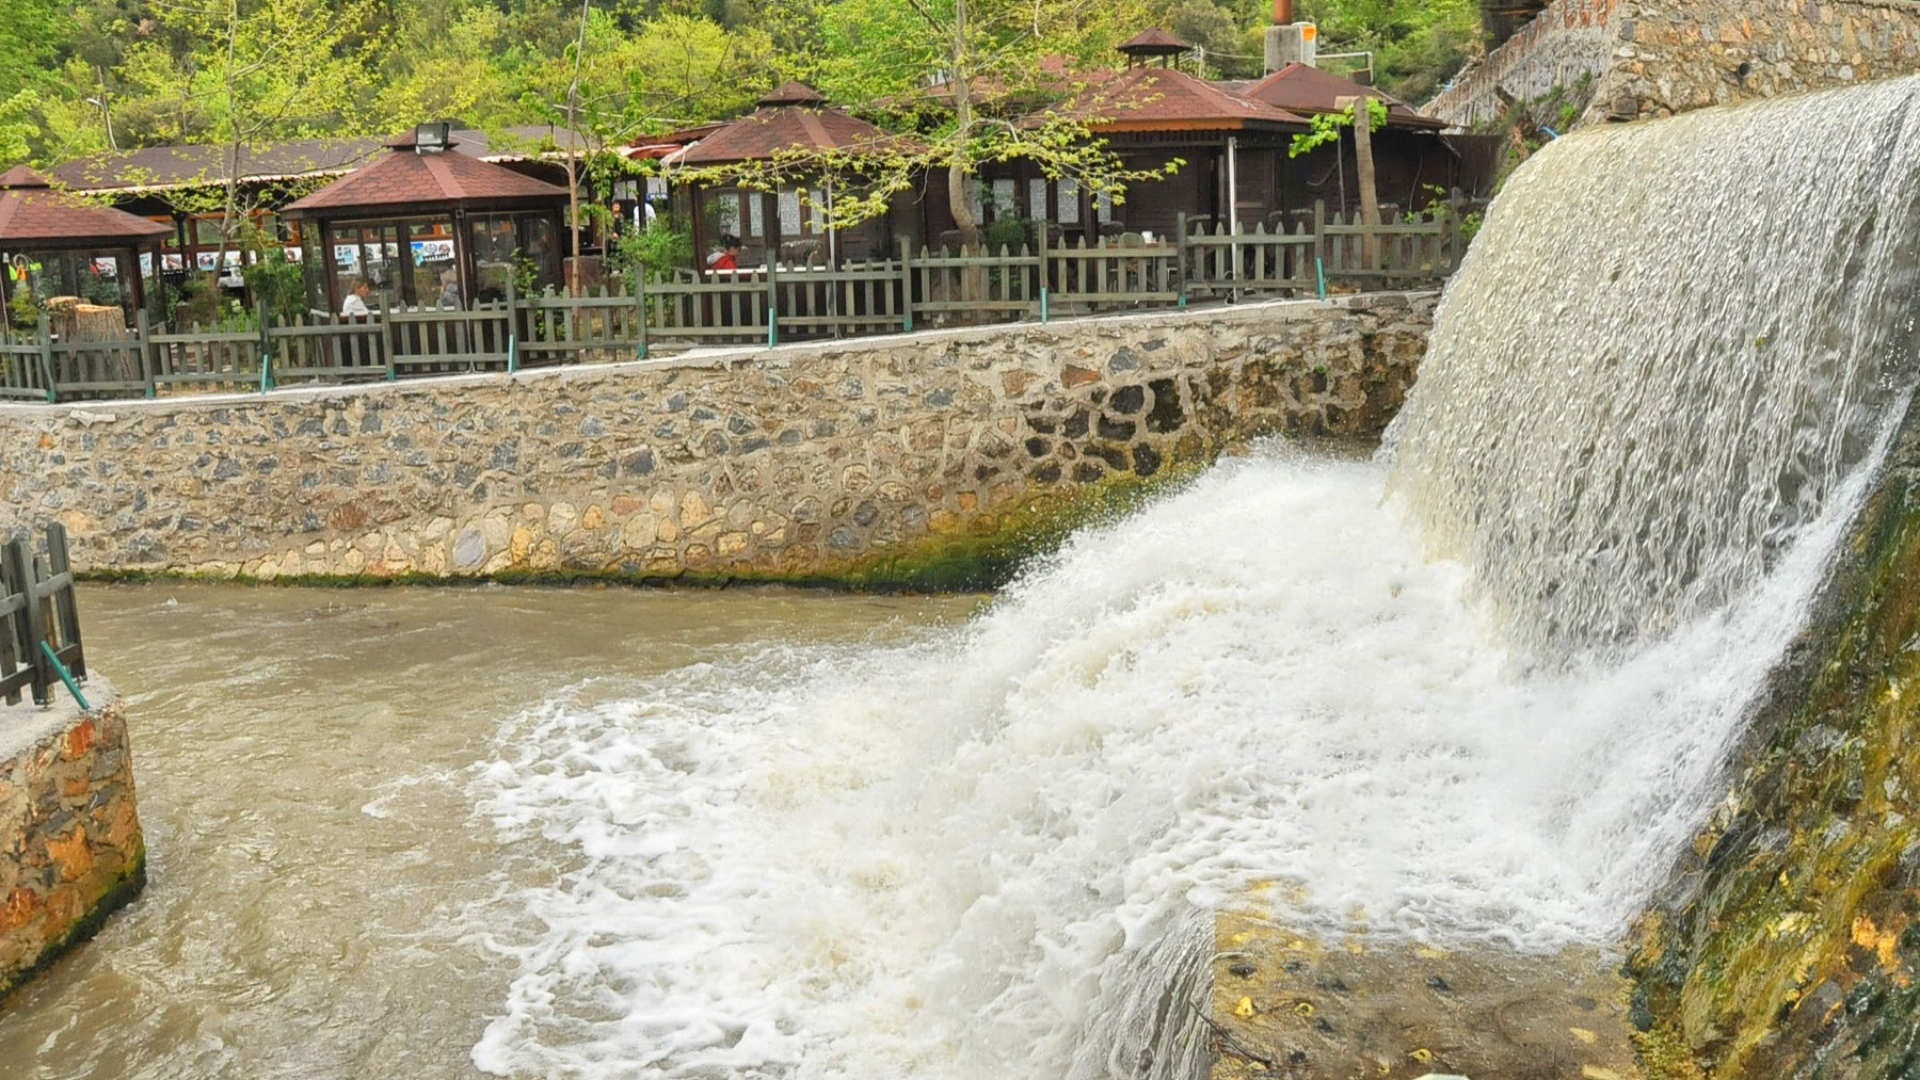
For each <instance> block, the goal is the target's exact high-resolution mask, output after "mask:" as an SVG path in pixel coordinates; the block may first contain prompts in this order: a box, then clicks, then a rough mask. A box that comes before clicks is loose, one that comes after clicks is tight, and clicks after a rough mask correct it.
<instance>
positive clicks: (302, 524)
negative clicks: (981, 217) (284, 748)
mask: <svg viewBox="0 0 1920 1080" xmlns="http://www.w3.org/2000/svg"><path fill="white" fill-rule="evenodd" d="M1433 305H1434V298H1433V297H1432V295H1430V294H1376V295H1369V296H1364V297H1350V298H1346V299H1343V300H1339V301H1336V302H1332V303H1322V302H1317V301H1296V302H1280V303H1268V304H1258V305H1244V306H1239V307H1229V308H1218V309H1211V310H1207V311H1201V312H1185V313H1155V314H1148V315H1137V316H1129V317H1123V318H1105V319H1088V320H1077V321H1074V322H1068V323H1054V324H1049V325H1027V326H1019V327H997V328H991V329H981V330H968V331H943V332H935V333H927V334H918V335H903V336H900V337H895V338H880V339H867V340H862V341H859V342H853V343H836V344H822V345H809V346H795V347H788V348H784V349H779V350H760V351H752V350H742V351H739V352H732V353H716V354H711V355H708V356H704V357H698V356H695V357H682V358H677V359H672V360H661V361H643V362H637V363H626V364H613V365H604V366H591V367H581V368H565V369H553V370H543V371H529V372H522V373H520V374H518V375H514V376H497V375H489V376H463V377H456V378H448V379H433V380H420V381H410V382H406V383H400V384H384V383H383V384H369V385H360V386H353V387H342V388H323V389H308V390H290V391H277V392H274V393H271V394H267V395H229V396H223V397H218V398H198V399H185V398H176V399H161V400H156V401H147V402H128V403H114V404H112V405H95V406H85V405H75V406H10V407H0V531H5V530H6V529H8V528H14V529H18V528H20V527H22V526H23V525H25V524H26V523H27V522H28V521H41V520H45V519H46V518H47V517H49V516H55V515H57V516H58V517H59V518H60V520H62V521H63V522H65V523H66V525H67V528H68V530H69V531H70V533H71V535H72V540H73V545H74V546H73V559H74V564H75V566H76V568H77V569H79V570H82V571H93V572H103V571H152V572H163V573H175V574H196V575H209V576H217V577H231V576H236V575H246V576H252V577H258V578H278V577H286V576H289V575H318V576H331V577H343V576H360V575H372V576H379V577H394V576H400V575H424V576H431V577H478V576H488V575H498V576H515V575H517V574H521V573H533V574H574V573H595V574H607V575H612V576H626V577H639V578H670V577H676V576H681V575H688V574H693V575H713V576H726V577H761V578H773V579H782V578H784V579H792V578H819V577H852V578H855V579H860V578H862V577H863V576H865V577H867V578H869V579H870V578H871V574H872V568H873V567H874V566H875V565H876V564H879V563H884V562H887V561H888V560H897V559H899V558H901V557H903V556H904V555H907V554H910V553H911V552H914V551H920V552H925V551H927V550H930V549H932V548H938V547H939V546H940V545H942V544H943V543H946V542H947V541H948V540H950V539H953V540H957V539H966V538H976V537H979V536H981V535H986V534H992V533H994V532H996V530H1001V529H1004V528H1006V527H1007V526H1008V523H1009V521H1010V520H1011V519H1012V517H1013V516H1014V515H1016V514H1018V513H1023V512H1025V511H1027V510H1030V509H1032V508H1033V507H1034V506H1036V505H1043V504H1051V503H1056V502H1059V501H1061V500H1067V499H1072V498H1075V497H1078V495H1079V494H1083V493H1085V492H1088V491H1097V490H1100V489H1103V488H1106V487H1110V486H1112V485H1114V484H1115V483H1129V484H1131V483H1137V482H1139V481H1142V480H1146V481H1151V480H1154V479H1158V478H1162V477H1164V476H1166V475H1167V474H1168V473H1169V472H1170V471H1174V470H1176V469H1177V468H1178V467H1179V466H1180V465H1182V464H1186V463H1201V462H1205V461H1208V460H1211V459H1212V458H1213V457H1214V456H1215V455H1216V454H1218V453H1219V452H1220V451H1221V449H1222V448H1224V447H1227V446H1230V445H1233V444H1235V443H1239V442H1243V441H1245V440H1247V439H1249V438H1253V437H1256V436H1259V435H1264V434H1269V433H1282V432H1284V433H1296V434H1315V435H1332V436H1351V437H1357V438H1370V437H1374V436H1377V435H1378V433H1379V431H1380V430H1381V428H1382V427H1383V426H1384V425H1385V423H1386V422H1387V420H1388V419H1389V418H1391V416H1392V415H1393V414H1394V412H1395V411H1396V410H1397V409H1398V407H1399V405H1400V403H1401V400H1402V398H1403V397H1404V395H1405V393H1406V390H1407V388H1408V386H1409V385H1410V384H1411V383H1412V381H1413V378H1414V374H1415V370H1416V367H1417V365H1418V362H1419V359H1420V357H1421V355H1422V353H1423V352H1424V349H1425V342H1426V335H1427V330H1428V327H1429V325H1430V322H1431V317H1432V309H1433ZM883 576H884V575H883ZM912 576H913V575H912V573H911V572H903V576H902V580H901V583H905V584H911V583H912V580H911V579H912Z"/></svg>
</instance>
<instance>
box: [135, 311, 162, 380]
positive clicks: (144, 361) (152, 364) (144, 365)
mask: <svg viewBox="0 0 1920 1080" xmlns="http://www.w3.org/2000/svg"><path fill="white" fill-rule="evenodd" d="M133 339H134V341H136V342H138V343H139V346H140V381H142V382H144V383H146V384H147V396H148V397H150V398H151V397H158V396H159V393H160V391H159V388H158V384H156V383H155V381H154V376H155V375H156V374H158V373H159V368H160V361H159V359H158V358H157V357H155V356H154V354H153V349H154V346H153V322H152V320H150V319H148V318H147V310H146V309H145V308H141V309H140V310H139V311H138V312H136V313H135V314H134V317H133Z"/></svg>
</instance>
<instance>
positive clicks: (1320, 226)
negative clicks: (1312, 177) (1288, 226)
mask: <svg viewBox="0 0 1920 1080" xmlns="http://www.w3.org/2000/svg"><path fill="white" fill-rule="evenodd" d="M1313 277H1314V286H1315V290H1316V291H1317V292H1318V293H1319V294H1320V299H1322V300H1325V299H1326V298H1327V201H1326V200H1325V199H1315V200H1313Z"/></svg>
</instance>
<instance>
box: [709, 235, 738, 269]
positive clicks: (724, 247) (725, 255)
mask: <svg viewBox="0 0 1920 1080" xmlns="http://www.w3.org/2000/svg"><path fill="white" fill-rule="evenodd" d="M707 269H709V270H738V269H740V238H739V237H737V236H734V235H733V234H731V233H722V234H721V235H720V250H718V251H716V252H714V253H713V254H711V255H709V256H707Z"/></svg>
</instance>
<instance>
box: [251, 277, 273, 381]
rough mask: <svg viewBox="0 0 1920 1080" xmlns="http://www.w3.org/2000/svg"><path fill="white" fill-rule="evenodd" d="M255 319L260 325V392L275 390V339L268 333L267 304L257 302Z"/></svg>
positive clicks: (254, 311) (261, 301)
mask: <svg viewBox="0 0 1920 1080" xmlns="http://www.w3.org/2000/svg"><path fill="white" fill-rule="evenodd" d="M253 314H254V318H255V319H257V320H259V323H260V392H261V393H263V394H264V393H266V392H267V391H269V390H271V389H273V337H272V335H271V334H269V333H268V332H267V331H268V326H269V324H268V322H267V320H268V318H270V315H269V313H268V311H267V302H266V300H265V299H260V300H256V301H255V302H254V305H253Z"/></svg>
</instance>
